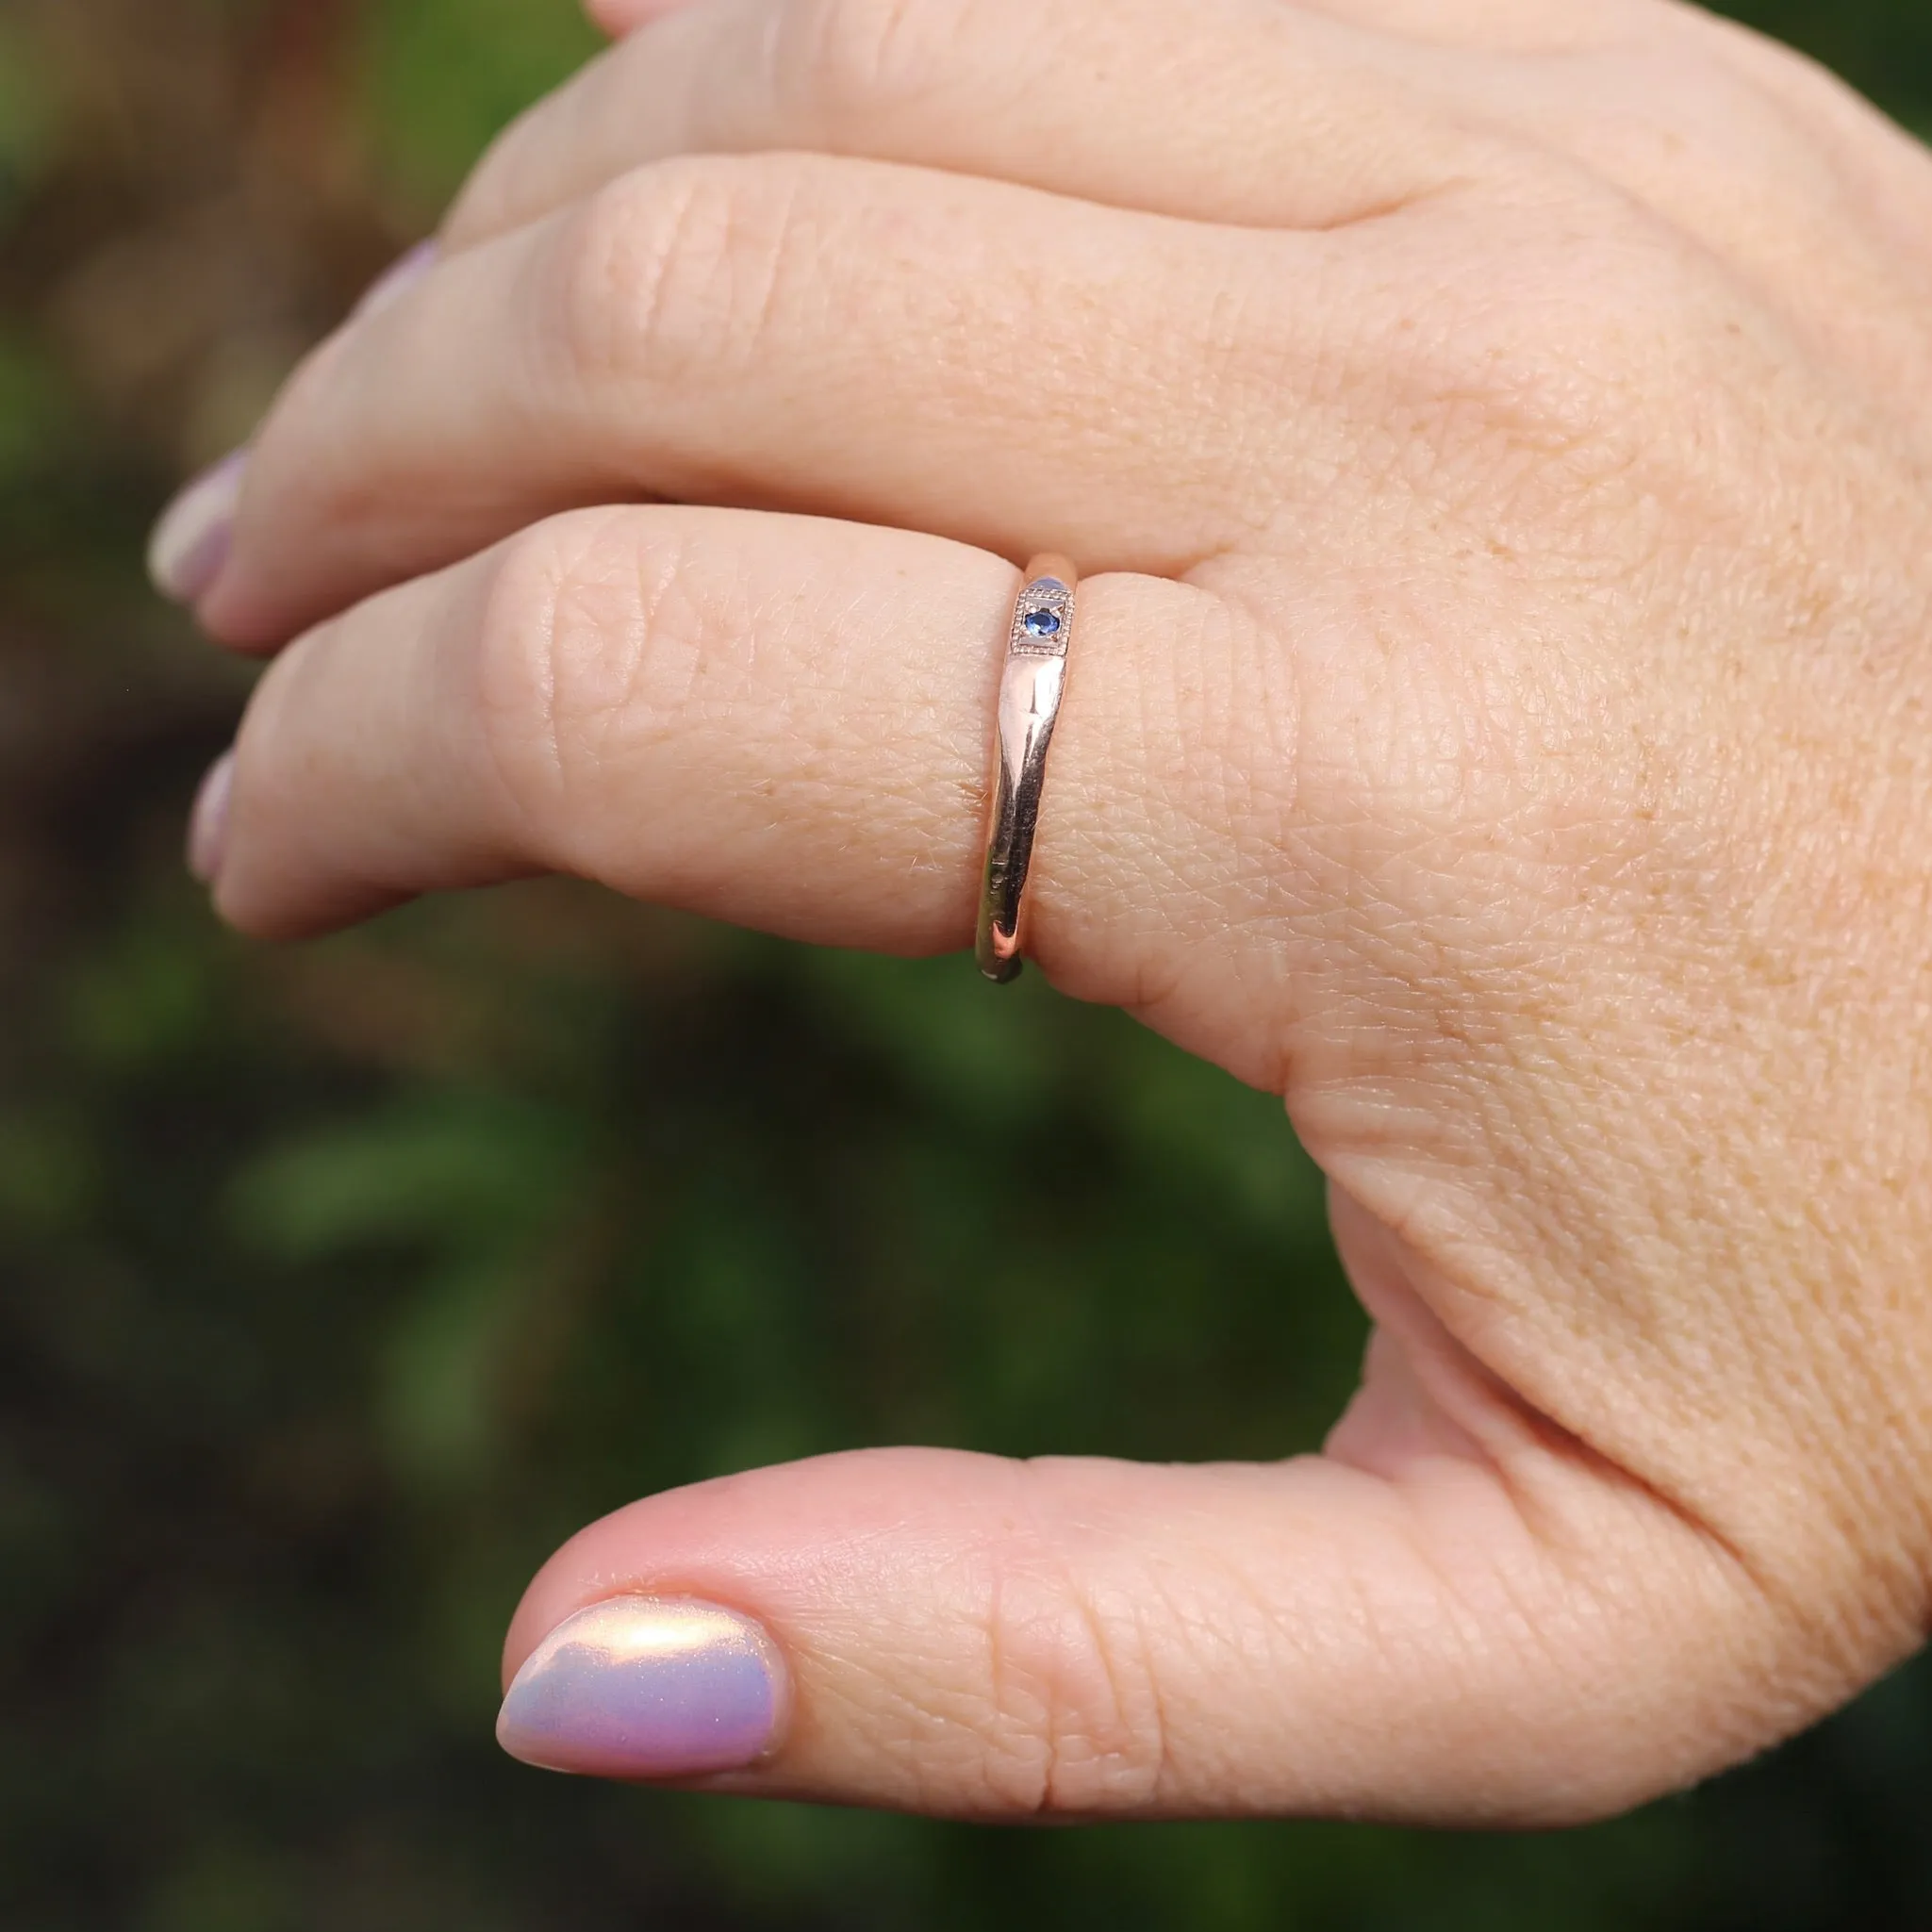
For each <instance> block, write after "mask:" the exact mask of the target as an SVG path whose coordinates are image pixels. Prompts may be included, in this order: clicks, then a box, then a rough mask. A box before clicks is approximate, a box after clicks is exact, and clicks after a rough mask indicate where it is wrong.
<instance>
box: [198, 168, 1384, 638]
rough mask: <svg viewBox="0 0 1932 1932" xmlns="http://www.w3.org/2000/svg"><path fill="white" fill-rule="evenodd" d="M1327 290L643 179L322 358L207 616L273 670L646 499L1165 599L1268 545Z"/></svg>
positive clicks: (261, 475)
mask: <svg viewBox="0 0 1932 1932" xmlns="http://www.w3.org/2000/svg"><path fill="white" fill-rule="evenodd" d="M1345 268H1346V260H1345V257H1344V252H1343V250H1342V248H1341V244H1340V243H1339V242H1338V240H1337V239H1335V238H1330V237H1306V236H1294V235H1276V236H1268V237H1257V236H1255V235H1253V234H1252V233H1251V232H1249V231H1243V230H1232V229H1222V228H1212V227H1206V226H1197V225H1195V224H1191V223H1167V222H1155V221H1149V220H1148V219H1147V218H1145V217H1136V216H1132V215H1130V214H1127V213H1124V212H1121V211H1117V210H1114V209H1107V208H1098V207H1095V206H1090V205H1088V204H1085V203H1079V202H1070V201H1065V200H1061V199H1058V198H1055V197H1051V196H1047V195H1043V194H1040V193H1037V192H1035V191H1033V190H1024V189H1017V188H1013V187H1011V186H1008V185H1005V184H1000V183H992V182H984V181H977V180H967V179H964V178H961V177H958V176H952V175H944V174H932V173H922V172H919V171H915V170H908V169H902V168H897V167H890V166H886V165H883V164H880V163H875V162H859V161H850V160H828V159H824V158H821V157H746V158H733V159H708V160H699V161H670V162H663V163H660V164H658V165H656V166H654V167H652V168H648V169H644V170H641V171H638V172H636V173H633V174H630V175H627V176H625V177H624V178H623V179H622V180H621V181H620V182H619V183H618V184H616V185H615V186H613V187H611V188H608V189H606V190H603V192H602V193H601V194H599V195H598V196H596V197H594V198H593V199H592V200H591V201H590V202H589V203H587V204H586V205H584V206H582V207H580V208H578V209H575V210H571V211H569V212H567V213H565V214H563V215H561V216H558V217H555V218H553V220H552V221H551V222H550V223H544V224H540V225H538V226H537V227H533V228H527V229H522V230H519V231H517V232H516V233H514V234H512V235H509V236H506V237H504V238H503V239H500V240H498V241H495V242H493V243H491V244H489V245H487V246H486V247H482V248H477V249H473V250H471V251H468V252H466V253H464V254H461V255H459V256H456V257H455V258H454V259H453V260H448V261H444V262H442V263H439V264H438V266H436V267H435V268H433V269H431V270H430V271H429V272H428V273H427V274H425V275H423V276H421V278H420V279H419V280H418V281H417V282H416V283H415V284H414V285H413V286H412V287H411V288H410V289H409V290H408V291H407V292H406V293H405V294H404V295H402V296H401V297H399V298H397V299H396V300H394V301H392V302H390V303H388V305H384V306H383V307H381V308H380V309H379V310H378V311H377V312H375V313H374V314H372V315H370V316H367V317H365V319H364V320H363V322H361V323H359V324H358V325H357V326H355V327H354V328H352V329H351V330H350V331H349V332H348V333H347V334H346V335H345V336H344V337H342V338H340V339H338V340H337V341H336V342H335V343H334V344H332V345H331V346H330V347H329V349H328V350H327V351H326V352H325V353H324V354H323V355H321V356H320V357H318V358H317V359H316V361H315V362H314V363H313V364H312V365H311V366H310V367H309V368H308V369H307V370H306V371H305V372H304V373H303V374H302V376H301V377H300V378H299V379H298V380H297V381H296V382H295V384H294V385H292V386H291V388H290V389H289V391H288V393H287V394H286V395H285V396H284V397H283V399H282V400H281V402H280V403H279V404H278V405H277V407H276V409H275V411H274V412H273V414H272V417H271V418H270V420H269V421H268V423H267V424H266V425H265V427H264V429H263V431H262V433H261V435H260V437H259V438H258V439H257V442H256V447H255V450H254V452H253V454H252V457H251V460H250V466H249V473H248V480H247V487H246V491H245V494H244V497H243V501H242V504H241V509H240V517H239V524H238V526H237V528H236V530H235V534H234V537H233V540H232V543H231V544H230V546H229V549H228V552H227V556H226V561H225V564H224V566H223V571H222V574H221V576H220V577H219V579H218V580H217V583H216V586H215V587H214V590H213V592H212V593H211V594H210V595H208V596H207V597H206V598H205V600H204V602H203V603H202V606H201V614H202V616H203V619H204V620H205V621H206V623H207V624H208V625H209V626H210V628H211V629H213V630H214V631H215V632H216V634H217V635H218V636H223V637H226V638H228V639H229V640H230V641H236V642H246V643H256V644H258V643H265V642H267V643H272V642H279V641H280V640H281V639H282V638H285V637H287V636H289V635H290V634H291V633H292V632H293V631H295V630H296V629H298V628H300V627H301V626H302V625H303V624H305V623H307V622H310V621H313V620H314V619H318V618H320V617H322V615H324V614H326V613H327V612H329V611H332V610H337V609H339V608H341V607H342V606H343V605H344V604H345V603H349V602H350V601H352V600H353V599H355V598H356V597H358V596H362V595H365V594H367V593H368V592H370V591H372V590H373V589H376V588H378V587H380V586H383V585H385V584H388V583H393V582H396V581H399V580H401V579H403V578H405V577H408V576H412V575H415V574H417V573H419V572H421V571H422V570H430V569H434V568H436V567H438V566H439V565H442V564H445V563H448V562H450V561H451V560H453V559H454V558H456V557H458V556H462V555H465V554H468V553H471V552H473V551H475V550H477V549H480V548H481V547H483V546H484V545H486V544H487V543H490V542H492V541H494V540H495V539H497V538H498V537H503V536H504V535H506V534H507V533H508V532H510V531H512V530H514V529H517V528H519V527H520V526H522V525H524V524H526V523H528V522H530V521H532V520H534V519H536V518H538V517H540V516H543V515H545V514H547V513H549V512H551V511H553V510H558V509H563V508H567V507H569V506H570V505H572V504H584V503H596V502H611V501H616V500H622V499H627V498H629V499H635V498H638V497H646V498H648V497H662V498H668V499H673V500H685V501H699V502H706V503H723V504H753V505H757V506H761V507H770V508H780V509H789V508H800V509H810V510H813V511H817V512H822V513H829V514H833V515H838V516H849V517H852V518H856V519H861V520H867V521H872V522H887V523H894V524H905V525H911V526H914V527H917V528H923V529H930V530H933V531H934V532H936V533H938V534H940V535H943V536H948V537H956V538H958V539H960V540H962V541H965V542H969V543H974V544H977V545H980V546H983V547H984V548H987V549H991V550H996V551H999V552H1001V553H1007V554H1012V555H1024V554H1026V553H1029V552H1030V551H1032V549H1034V548H1041V547H1054V548H1058V549H1060V550H1062V551H1065V552H1066V553H1070V554H1072V555H1074V556H1077V557H1079V558H1080V559H1081V560H1082V563H1083V564H1084V565H1085V566H1086V567H1087V568H1089V569H1091V570H1102V569H1110V568H1122V569H1132V570H1149V571H1162V572H1167V571H1179V570H1182V569H1184V568H1185V567H1186V566H1187V565H1188V564H1189V563H1191V562H1192V561H1193V560H1194V559H1195V558H1197V557H1198V556H1199V555H1201V554H1203V553H1206V552H1209V551H1213V550H1215V549H1219V548H1221V547H1223V546H1224V545H1226V544H1227V543H1229V542H1230V541H1232V540H1234V539H1235V538H1236V537H1238V536H1240V535H1243V534H1246V533H1247V531H1249V530H1250V529H1251V528H1252V527H1253V524H1254V522H1255V520H1256V519H1257V518H1258V517H1260V516H1263V515H1266V514H1279V513H1280V509H1281V504H1282V497H1283V490H1282V487H1281V483H1280V478H1279V477H1278V476H1277V475H1275V474H1274V473H1273V471H1272V468H1271V465H1272V462H1273V457H1274V454H1275V452H1274V451H1273V450H1272V448H1271V447H1269V446H1267V445H1266V444H1265V443H1264V442H1263V441H1262V440H1261V439H1258V438H1256V437H1255V435H1254V432H1253V425H1255V424H1258V423H1263V422H1266V421H1271V420H1274V421H1279V420H1281V419H1282V417H1283V414H1284V412H1283V411H1282V408H1281V397H1282V390H1283V386H1284V383H1292V382H1295V381H1297V380H1300V381H1305V382H1307V383H1308V385H1309V386H1310V388H1311V389H1312V390H1320V389H1323V388H1325V386H1326V384H1327V381H1328V378H1327V377H1326V376H1325V374H1324V371H1331V370H1332V367H1333V361H1334V345H1333V344H1331V343H1330V342H1329V335H1330V333H1331V331H1330V325H1329V322H1328V321H1327V320H1326V317H1325V305H1324V304H1323V303H1322V300H1321V296H1322V292H1323V290H1324V289H1325V287H1326V286H1327V285H1328V284H1329V283H1331V282H1333V281H1334V280H1335V279H1336V278H1337V277H1338V276H1339V275H1340V274H1341V273H1343V272H1344V271H1345ZM1258 316H1264V317H1266V318H1267V321H1266V323H1265V328H1264V335H1265V340H1255V341H1249V340H1248V339H1247V337H1248V332H1249V331H1248V324H1247V322H1245V321H1244V318H1253V317H1258ZM1357 332H1358V334H1359V335H1361V336H1363V337H1366V336H1367V335H1368V334H1369V333H1370V332H1369V331H1368V329H1367V328H1366V327H1365V326H1362V325H1361V324H1360V322H1358V331H1357ZM1179 399H1185V400H1184V403H1183V402H1181V401H1180V400H1179ZM1310 401H1311V407H1310V410H1309V411H1308V413H1307V414H1306V415H1305V416H1303V417H1302V418H1300V419H1299V420H1298V421H1297V422H1296V444H1297V449H1298V450H1299V452H1300V456H1301V459H1302V460H1304V461H1305V462H1306V463H1307V464H1308V465H1309V467H1310V469H1311V472H1312V473H1315V474H1318V475H1319V476H1322V477H1328V476H1331V475H1332V473H1333V470H1334V468H1335V466H1336V454H1335V453H1334V452H1333V451H1332V450H1325V449H1324V447H1323V430H1322V424H1323V423H1324V422H1325V421H1331V420H1332V413H1333V406H1334V405H1333V402H1332V398H1329V400H1328V401H1327V402H1326V403H1324V401H1323V400H1322V399H1321V398H1319V397H1317V396H1315V395H1313V394H1312V395H1311V398H1310ZM1320 487H1323V488H1327V487H1329V485H1328V484H1326V483H1324V484H1322V485H1321V486H1320Z"/></svg>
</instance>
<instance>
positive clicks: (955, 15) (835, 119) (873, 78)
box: [787, 0, 983, 126]
mask: <svg viewBox="0 0 1932 1932" xmlns="http://www.w3.org/2000/svg"><path fill="white" fill-rule="evenodd" d="M982 5H983V0H813V4H812V5H810V6H808V7H805V8H801V9H800V10H799V12H798V13H797V14H796V15H795V16H794V31H795V32H796V33H797V34H798V35H799V36H800V37H801V38H800V41H799V43H798V45H797V46H796V48H795V50H794V54H795V58H793V59H792V60H790V61H789V62H787V66H788V68H789V70H790V71H791V72H792V73H794V74H798V75H799V76H800V77H801V79H802V81H803V84H804V85H805V87H806V88H807V89H808V90H809V91H810V93H811V96H812V105H813V107H815V108H816V109H817V113H818V114H819V115H820V116H822V117H823V118H824V119H825V121H826V123H827V124H828V125H833V126H836V125H838V124H840V120H841V118H842V117H844V116H846V115H849V114H853V113H859V112H876V111H877V110H878V109H879V108H880V107H883V106H884V105H886V104H887V103H889V102H897V101H903V100H906V99H916V98H917V97H918V96H920V95H922V94H924V93H927V92H929V91H932V90H933V88H935V87H938V86H941V85H944V83H945V81H946V79H947V75H948V70H949V64H950V57H951V54H952V52H953V50H954V49H955V48H956V47H957V45H958V42H959V39H960V36H961V35H962V33H963V32H965V30H966V26H967V24H968V17H969V16H970V15H972V14H974V13H976V12H978V11H979V10H980V8H981V7H982Z"/></svg>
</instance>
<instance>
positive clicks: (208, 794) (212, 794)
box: [188, 751, 235, 885]
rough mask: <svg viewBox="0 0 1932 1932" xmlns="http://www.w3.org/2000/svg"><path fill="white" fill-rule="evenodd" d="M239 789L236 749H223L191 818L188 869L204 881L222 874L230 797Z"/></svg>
mask: <svg viewBox="0 0 1932 1932" xmlns="http://www.w3.org/2000/svg"><path fill="white" fill-rule="evenodd" d="M234 789H235V753H234V752H233V751H223V753H222V755H221V756H220V757H219V758H217V759H216V760H215V762H214V763H213V764H212V765H210V766H209V767H208V775H207V776H206V778H205V779H203V780H202V782H201V789H200V791H198V792H197V793H196V794H195V795H194V810H193V812H192V813H190V816H189V820H188V869H189V870H190V872H192V873H193V874H194V876H195V877H196V878H197V879H199V880H200V881H201V883H203V884H204V885H212V884H213V883H215V881H216V880H217V879H218V878H220V877H221V874H222V860H223V857H224V856H225V855H226V853H227V850H228V800H229V797H230V795H231V794H232V793H233V791H234Z"/></svg>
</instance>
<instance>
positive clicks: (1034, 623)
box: [1019, 610, 1060, 637]
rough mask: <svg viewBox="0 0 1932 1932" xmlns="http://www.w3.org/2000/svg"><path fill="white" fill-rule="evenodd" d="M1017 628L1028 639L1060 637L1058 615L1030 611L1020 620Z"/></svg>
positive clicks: (1056, 612) (1052, 612) (1042, 611)
mask: <svg viewBox="0 0 1932 1932" xmlns="http://www.w3.org/2000/svg"><path fill="white" fill-rule="evenodd" d="M1019 627H1020V629H1021V630H1023V631H1024V632H1025V633H1026V634H1027V636H1029V637H1057V636H1059V635H1060V613H1059V612H1058V611H1052V610H1030V611H1028V612H1027V614H1026V616H1025V617H1023V618H1022V619H1020V623H1019Z"/></svg>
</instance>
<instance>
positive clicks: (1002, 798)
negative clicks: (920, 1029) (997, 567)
mask: <svg viewBox="0 0 1932 1932" xmlns="http://www.w3.org/2000/svg"><path fill="white" fill-rule="evenodd" d="M1078 583H1079V577H1078V575H1077V573H1076V572H1075V570H1074V568H1073V566H1072V564H1070V563H1069V562H1068V561H1067V560H1066V558H1065V557H1063V556H1056V555H1047V556H1038V557H1035V558H1034V559H1033V561H1032V563H1031V564H1030V565H1028V567H1027V573H1026V581H1025V583H1024V584H1023V585H1022V586H1020V593H1019V596H1018V598H1017V600H1016V602H1015V604H1014V607H1013V623H1012V626H1011V628H1010V630H1009V631H1008V633H1007V639H1006V666H1005V669H1004V670H1003V671H1002V673H1001V675H1000V679H999V716H998V720H997V724H996V728H995V742H994V752H993V775H992V781H991V784H989V786H988V790H989V792H990V793H991V799H990V801H989V809H988V815H987V820H986V866H985V872H984V875H983V879H982V882H981V887H980V925H979V933H978V937H977V940H976V942H975V947H974V950H975V952H976V953H977V955H978V958H979V963H980V970H981V971H982V972H983V973H984V974H985V976H986V977H987V978H988V979H989V980H991V981H993V982H994V983H996V984H1004V983H1006V982H1007V981H1009V980H1012V979H1015V978H1016V977H1017V976H1018V974H1019V970H1020V963H1021V959H1022V956H1023V954H1024V951H1025V948H1026V889H1027V872H1028V870H1029V868H1030V867H1031V866H1032V857H1033V833H1034V830H1035V828H1036V827H1037V826H1038V823H1039V817H1040V794H1041V790H1042V788H1043V786H1044V785H1045V783H1046V777H1047V753H1048V751H1049V748H1050V747H1051V745H1052V742H1053V724H1054V720H1055V719H1056V718H1058V717H1059V715H1060V700H1061V697H1062V695H1063V693H1064V692H1065V686H1066V651H1067V646H1068V644H1069V643H1070V642H1071V641H1072V637H1073V619H1074V592H1075V587H1076V586H1077V585H1078Z"/></svg>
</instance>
